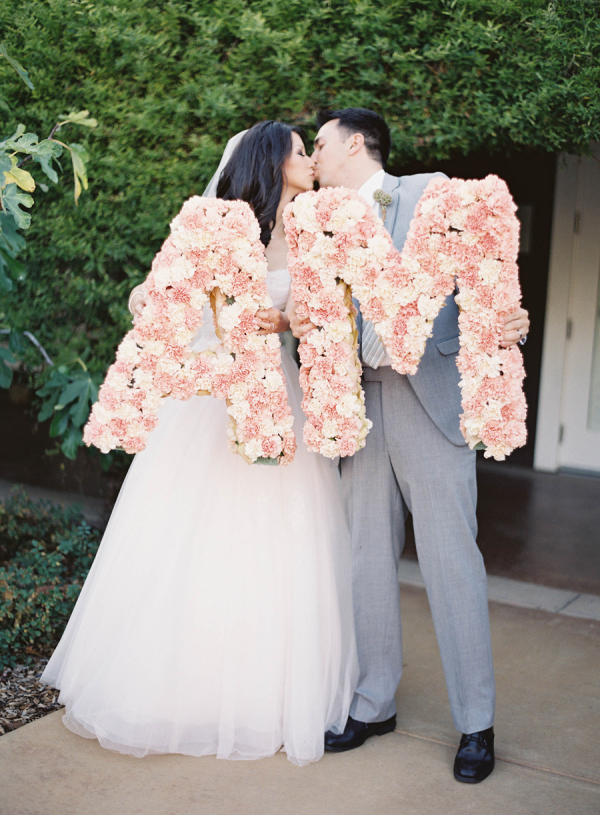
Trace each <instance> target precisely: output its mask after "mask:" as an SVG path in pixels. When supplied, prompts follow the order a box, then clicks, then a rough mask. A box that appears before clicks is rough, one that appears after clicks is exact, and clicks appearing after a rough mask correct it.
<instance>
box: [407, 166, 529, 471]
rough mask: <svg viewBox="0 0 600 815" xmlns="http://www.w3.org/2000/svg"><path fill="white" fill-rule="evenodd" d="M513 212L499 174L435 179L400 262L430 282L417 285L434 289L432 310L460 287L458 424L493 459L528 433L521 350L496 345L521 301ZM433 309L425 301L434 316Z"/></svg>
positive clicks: (429, 293)
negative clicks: (509, 316) (510, 314)
mask: <svg viewBox="0 0 600 815" xmlns="http://www.w3.org/2000/svg"><path fill="white" fill-rule="evenodd" d="M515 211H516V206H515V204H514V201H513V199H512V197H511V195H510V193H509V191H508V187H507V186H506V183H505V182H504V181H502V179H500V178H498V177H497V176H494V175H489V176H487V177H486V178H485V179H483V180H469V181H464V180H462V179H458V178H454V179H440V178H435V179H433V180H432V181H431V182H430V183H429V185H428V187H427V189H426V190H425V192H424V193H423V196H422V197H421V200H420V201H419V204H418V206H417V208H416V210H415V217H414V220H413V221H412V223H411V226H410V230H409V233H408V237H407V240H406V243H405V245H404V249H403V251H402V265H403V266H405V267H407V268H409V269H410V270H411V272H412V274H413V276H414V279H415V280H419V281H420V280H421V279H422V280H423V281H424V282H425V281H427V280H428V279H429V280H430V281H431V284H429V285H423V284H420V285H419V288H420V289H421V290H422V291H423V293H424V294H426V295H427V296H428V297H430V298H431V297H432V294H433V295H434V297H435V299H436V301H437V303H438V310H439V307H440V306H441V304H442V300H443V296H444V293H446V294H449V293H451V292H452V291H453V290H454V286H455V284H456V286H457V287H458V290H459V293H458V294H457V295H456V302H457V303H458V305H459V307H460V315H459V319H458V323H459V328H460V352H459V355H458V359H457V365H458V369H459V371H460V373H461V375H462V376H461V380H460V387H461V391H462V407H463V414H462V416H461V430H462V433H463V435H464V437H465V439H466V441H467V442H468V444H469V446H470V447H471V448H472V449H473V448H478V449H480V448H485V453H484V456H485V457H486V458H490V457H492V456H493V457H494V458H495V459H496V460H497V461H502V460H503V459H504V458H505V457H506V456H507V455H508V454H509V453H511V452H512V450H514V449H515V448H516V447H522V446H523V445H524V444H525V441H526V438H527V433H526V428H525V416H526V413H527V406H526V403H525V396H524V393H523V379H524V377H525V370H524V367H523V358H522V355H521V351H520V349H519V348H518V346H512V347H511V348H501V347H500V341H501V338H502V331H503V323H504V318H505V317H506V315H507V314H509V313H510V312H511V311H514V310H515V309H516V308H518V306H519V304H520V301H521V289H520V286H519V273H518V267H517V262H516V261H517V255H518V248H519V222H518V220H517V217H516V215H515ZM444 278H445V279H446V281H447V282H446V285H445V286H444V284H443V280H444ZM438 292H439V294H438ZM428 308H429V305H428ZM435 314H437V311H436V310H435V306H434V304H433V303H431V315H432V318H433V317H435Z"/></svg>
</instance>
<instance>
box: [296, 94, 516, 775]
mask: <svg viewBox="0 0 600 815" xmlns="http://www.w3.org/2000/svg"><path fill="white" fill-rule="evenodd" d="M317 121H318V126H319V132H318V134H317V137H316V139H315V151H314V155H313V158H314V159H315V160H316V167H315V174H316V178H317V180H318V181H319V183H320V185H321V186H334V187H335V186H344V187H349V188H350V189H354V190H358V192H359V193H360V194H361V195H362V196H363V197H364V198H365V200H366V201H367V202H368V203H370V204H371V206H372V207H373V209H374V210H375V211H376V212H377V214H378V215H380V216H382V217H383V216H384V218H385V220H384V223H385V227H386V229H387V230H388V232H389V233H390V235H391V236H392V240H393V242H394V245H395V246H396V248H397V249H398V250H402V247H403V245H404V241H405V239H406V235H407V232H408V228H409V224H410V221H411V219H412V217H413V213H414V210H415V206H416V204H417V202H418V200H419V198H420V197H421V194H422V193H423V191H424V189H425V187H426V186H427V184H428V183H429V181H430V180H431V178H433V177H434V175H441V174H440V173H435V174H422V175H411V176H403V177H401V178H396V177H394V176H391V175H388V174H387V173H386V172H385V171H384V169H383V168H384V166H385V163H386V161H387V159H388V155H389V152H390V132H389V129H388V127H387V125H386V123H385V121H384V120H383V119H382V118H381V117H380V116H379V115H378V114H376V113H374V112H373V111H370V110H365V109H363V108H347V109H345V110H336V111H333V112H322V113H321V114H319V117H318V120H317ZM385 193H387V196H386V195H385ZM377 201H380V202H382V203H383V205H384V207H385V210H384V211H383V212H382V209H381V206H380V205H379V204H378V203H377ZM386 202H387V205H386ZM358 323H359V331H360V336H361V356H362V362H363V383H362V384H363V388H364V391H365V399H366V412H367V416H368V417H369V418H370V419H371V421H372V422H373V428H372V430H371V431H370V433H369V436H368V438H367V443H366V446H365V448H364V449H363V450H361V451H360V452H358V453H357V454H356V455H354V456H352V457H349V458H345V459H343V460H342V464H341V475H342V489H343V491H344V494H345V498H346V503H347V508H348V517H349V523H350V528H351V535H352V547H353V596H354V609H355V626H356V636H357V644H358V654H359V664H360V678H359V682H358V687H357V689H356V693H355V696H354V700H353V702H352V706H351V709H350V717H349V719H348V723H347V725H346V729H345V731H344V733H342V734H340V735H336V734H334V733H332V732H329V733H327V734H326V736H325V749H326V750H329V751H331V752H342V751H345V750H351V749H353V748H354V747H359V746H360V745H362V744H363V743H364V742H365V740H366V739H368V738H369V737H370V736H374V735H383V734H384V733H389V732H390V731H392V730H394V728H395V726H396V706H395V701H394V695H395V693H396V689H397V687H398V683H399V681H400V676H401V673H402V632H401V623H400V595H399V585H398V560H399V558H400V555H401V553H402V549H403V546H404V537H405V521H406V517H407V515H408V513H409V512H410V513H411V514H412V517H413V524H414V530H415V539H416V545H417V552H418V556H419V564H420V566H421V571H422V574H423V578H424V580H425V586H426V589H427V594H428V598H429V603H430V606H431V612H432V616H433V621H434V625H435V631H436V635H437V640H438V645H439V649H440V653H441V657H442V663H443V667H444V674H445V677H446V686H447V689H448V696H449V698H450V707H451V710H452V716H453V719H454V725H455V727H456V729H457V730H458V731H459V732H460V733H462V737H461V740H460V746H459V749H458V753H457V755H456V759H455V763H454V775H455V777H456V778H457V779H458V780H459V781H464V782H467V783H477V782H479V781H483V780H484V778H486V777H487V776H488V775H489V774H490V773H491V772H492V770H493V768H494V731H493V723H494V704H495V687H494V674H493V666H492V649H491V643H490V629H489V617H488V607H487V579H486V574H485V568H484V564H483V558H482V556H481V553H480V551H479V549H478V548H477V544H476V535H477V521H476V517H475V507H476V501H477V485H476V479H475V453H474V452H473V451H471V450H470V449H469V448H468V447H467V445H466V443H465V440H464V438H463V436H462V434H461V432H460V428H459V415H460V413H461V394H460V389H459V384H458V381H459V373H458V369H457V367H456V354H457V352H458V350H459V339H458V333H459V332H458V308H457V306H456V303H455V302H454V297H453V296H450V297H448V298H447V300H446V304H445V307H444V308H443V309H442V310H441V311H440V314H439V316H438V317H437V318H436V319H435V321H434V324H433V337H432V338H430V339H429V340H428V342H427V346H426V349H425V353H424V355H423V358H422V359H421V362H420V365H419V369H418V372H417V373H416V374H415V375H414V376H403V375H400V374H398V373H396V371H394V370H393V369H392V368H391V367H390V359H389V357H388V356H387V354H386V353H385V350H384V349H383V347H382V345H381V343H380V342H379V340H378V338H377V336H376V335H375V332H374V329H373V327H372V325H371V324H370V323H369V322H368V321H366V320H365V321H363V320H362V319H361V316H360V314H359V318H358ZM528 326H529V320H528V319H527V312H525V311H524V310H522V309H521V310H519V311H518V312H515V313H514V314H513V315H510V316H509V318H507V320H506V323H505V329H504V337H503V340H504V342H503V344H505V345H512V344H513V343H515V342H517V341H519V340H520V339H521V338H522V337H524V336H525V335H526V331H527V328H528ZM312 328H313V326H312V324H310V323H308V322H306V321H305V322H302V321H300V320H299V319H298V318H297V317H295V316H293V317H292V330H293V331H294V334H295V335H296V336H297V337H300V338H301V337H302V335H303V334H305V333H306V332H307V331H308V330H311V329H312Z"/></svg>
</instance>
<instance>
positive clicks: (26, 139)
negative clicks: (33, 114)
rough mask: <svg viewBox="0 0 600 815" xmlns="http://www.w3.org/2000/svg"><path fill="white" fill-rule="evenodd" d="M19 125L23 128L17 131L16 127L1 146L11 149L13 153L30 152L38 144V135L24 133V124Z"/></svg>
mask: <svg viewBox="0 0 600 815" xmlns="http://www.w3.org/2000/svg"><path fill="white" fill-rule="evenodd" d="M19 127H22V128H23V130H22V131H21V132H19V129H18V128H17V133H16V134H15V135H14V136H11V138H10V139H7V140H6V141H5V142H3V144H2V146H3V147H4V149H5V150H12V151H13V152H15V153H31V152H32V151H33V150H35V149H36V148H37V146H38V137H37V136H36V135H35V133H25V126H24V125H19ZM17 134H18V135H17Z"/></svg>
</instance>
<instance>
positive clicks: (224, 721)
mask: <svg viewBox="0 0 600 815" xmlns="http://www.w3.org/2000/svg"><path fill="white" fill-rule="evenodd" d="M283 367H284V371H285V373H286V378H287V381H288V392H289V398H290V402H291V404H292V408H293V411H294V416H295V427H294V429H295V432H296V436H297V438H298V452H297V454H296V457H295V459H294V461H293V463H292V464H290V465H289V466H287V467H270V466H264V465H248V464H246V462H245V461H243V460H242V458H241V457H240V456H236V455H234V454H233V453H231V452H230V451H229V450H228V448H227V436H226V430H225V428H226V423H227V415H226V412H225V404H224V402H223V401H220V400H217V399H212V398H211V397H194V398H193V399H191V400H189V401H187V402H180V401H176V400H167V401H166V403H165V405H164V406H163V408H162V410H161V415H160V421H159V425H158V427H157V428H156V429H155V430H154V431H153V432H152V434H151V437H150V441H149V444H148V447H147V448H146V450H144V452H143V453H140V454H139V455H137V456H136V458H135V460H134V461H133V463H132V466H131V468H130V470H129V473H128V475H127V478H126V481H125V483H124V485H123V488H122V490H121V493H120V495H119V498H118V500H117V503H116V505H115V508H114V511H113V514H112V516H111V519H110V522H109V525H108V527H107V529H106V533H105V535H104V538H103V540H102V544H101V546H100V549H99V551H98V554H97V556H96V559H95V561H94V564H93V566H92V569H91V571H90V574H89V576H88V579H87V581H86V583H85V585H84V587H83V589H82V592H81V595H80V597H79V600H78V602H77V604H76V606H75V609H74V611H73V614H72V616H71V619H70V621H69V624H68V626H67V628H66V630H65V633H64V635H63V637H62V639H61V641H60V643H59V645H58V647H57V649H56V651H55V652H54V654H53V656H52V658H51V659H50V662H49V663H48V665H47V667H46V670H45V672H44V674H43V676H42V680H43V681H44V682H46V683H48V684H50V685H53V686H54V687H57V688H60V691H61V693H60V697H59V698H60V701H61V702H62V703H63V704H64V705H65V706H66V712H65V715H64V719H63V721H64V723H65V725H66V726H67V727H68V728H70V729H71V730H73V731H74V732H75V733H78V734H79V735H81V736H86V737H89V738H97V739H98V741H99V742H100V744H101V745H102V746H103V747H107V748H109V749H112V750H117V751H119V752H122V753H129V754H131V755H134V756H140V757H141V756H145V755H148V754H151V753H184V754H188V755H194V756H201V755H209V754H212V755H217V756H218V757H219V758H230V759H234V758H239V759H256V758H262V757H265V756H270V755H273V754H274V753H275V752H277V751H278V750H280V749H282V748H283V749H284V750H285V751H286V753H287V757H288V758H289V760H290V761H292V762H294V763H295V764H306V763H308V762H310V761H315V760H317V759H318V758H320V757H321V756H322V754H323V733H324V731H325V730H327V729H333V730H335V731H337V732H340V731H341V730H343V727H344V725H345V722H346V718H347V715H348V709H349V705H350V701H351V699H352V694H353V690H354V686H355V683H356V678H357V672H358V668H357V658H356V649H355V642H354V629H353V615H352V598H351V581H350V541H349V534H348V531H347V527H346V523H345V518H344V513H343V509H342V505H341V499H340V495H339V485H338V472H337V468H335V467H334V466H332V464H331V462H329V461H327V460H325V459H323V458H322V457H320V456H318V455H315V454H313V453H309V452H308V451H307V450H306V449H305V448H304V446H303V444H302V442H301V438H302V424H303V416H302V413H301V408H300V400H301V393H300V388H299V385H298V375H297V369H296V366H295V364H294V363H293V361H292V360H291V358H290V357H289V355H288V354H287V352H285V351H284V352H283Z"/></svg>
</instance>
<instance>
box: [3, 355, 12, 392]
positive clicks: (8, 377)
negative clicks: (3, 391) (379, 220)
mask: <svg viewBox="0 0 600 815" xmlns="http://www.w3.org/2000/svg"><path fill="white" fill-rule="evenodd" d="M12 379H13V370H12V368H9V367H8V365H7V364H6V363H5V362H4V360H3V359H0V388H10V386H11V383H12Z"/></svg>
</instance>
